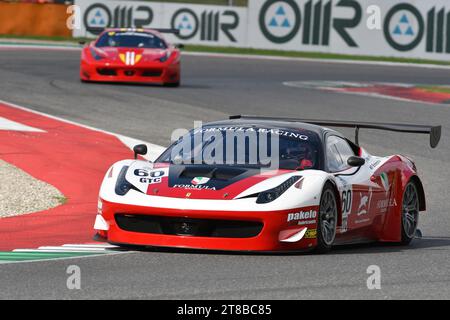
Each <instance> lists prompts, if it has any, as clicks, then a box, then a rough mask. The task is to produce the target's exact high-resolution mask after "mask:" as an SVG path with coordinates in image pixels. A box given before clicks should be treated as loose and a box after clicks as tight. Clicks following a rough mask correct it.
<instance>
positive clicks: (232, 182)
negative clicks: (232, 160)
mask: <svg viewBox="0 0 450 320" xmlns="http://www.w3.org/2000/svg"><path fill="white" fill-rule="evenodd" d="M287 173H292V171H289V170H271V171H261V170H260V169H252V168H245V167H233V166H209V165H165V164H164V165H161V164H156V165H153V164H149V163H147V162H144V161H135V162H134V163H132V164H131V165H130V167H129V169H128V172H127V174H126V180H127V181H128V182H129V183H131V184H132V185H133V186H135V187H136V188H137V189H138V190H139V191H141V192H143V193H145V194H148V195H154V196H161V197H172V198H190V199H220V200H232V199H235V198H236V197H241V196H248V195H249V194H246V193H247V192H246V191H247V190H249V189H251V190H252V192H253V193H255V192H261V191H265V190H268V189H270V188H272V187H275V186H277V185H278V184H280V183H282V182H283V181H284V180H285V179H284V177H282V176H283V175H285V174H287ZM269 179H274V180H273V183H262V182H269V181H268V180H269ZM258 184H261V187H260V188H258V186H257V185H258ZM259 189H261V190H259Z"/></svg>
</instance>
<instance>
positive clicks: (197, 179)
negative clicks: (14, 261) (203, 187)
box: [191, 177, 209, 186]
mask: <svg viewBox="0 0 450 320" xmlns="http://www.w3.org/2000/svg"><path fill="white" fill-rule="evenodd" d="M208 181H209V178H205V177H195V178H194V179H192V181H191V183H192V184H193V185H195V186H196V185H199V184H205V183H208Z"/></svg>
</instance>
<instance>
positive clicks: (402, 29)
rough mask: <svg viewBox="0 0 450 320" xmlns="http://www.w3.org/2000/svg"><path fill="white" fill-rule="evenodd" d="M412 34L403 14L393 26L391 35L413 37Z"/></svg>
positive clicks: (410, 26) (406, 18)
mask: <svg viewBox="0 0 450 320" xmlns="http://www.w3.org/2000/svg"><path fill="white" fill-rule="evenodd" d="M416 24H417V23H416ZM414 33H415V32H414V30H413V27H412V25H411V24H410V22H409V19H408V16H407V13H403V15H402V17H401V19H400V21H399V23H398V24H397V25H396V26H395V29H394V31H392V34H393V35H394V36H414Z"/></svg>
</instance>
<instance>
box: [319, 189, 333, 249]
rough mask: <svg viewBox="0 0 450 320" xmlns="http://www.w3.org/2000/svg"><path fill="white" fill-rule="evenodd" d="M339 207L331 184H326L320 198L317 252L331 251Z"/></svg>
mask: <svg viewBox="0 0 450 320" xmlns="http://www.w3.org/2000/svg"><path fill="white" fill-rule="evenodd" d="M337 220H338V206H337V201H336V194H335V192H334V189H333V187H332V186H331V185H330V184H326V185H325V187H324V189H323V191H322V196H321V198H320V207H319V221H318V230H317V247H316V252H318V253H325V252H328V251H330V249H331V247H332V245H333V243H334V240H335V238H336V229H337Z"/></svg>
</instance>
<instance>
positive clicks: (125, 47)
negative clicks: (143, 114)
mask: <svg viewBox="0 0 450 320" xmlns="http://www.w3.org/2000/svg"><path fill="white" fill-rule="evenodd" d="M177 32H178V30H172V29H159V30H156V29H155V30H144V29H107V30H105V31H104V32H103V33H101V34H100V35H99V37H98V38H97V40H95V41H93V42H91V43H90V44H89V45H87V46H85V47H84V48H83V51H82V53H81V67H80V79H81V81H83V82H134V83H160V84H163V85H166V86H173V87H178V86H179V85H180V56H181V53H180V50H179V49H180V47H181V46H174V45H171V44H169V43H167V41H166V40H165V39H164V38H163V37H162V35H161V34H162V33H175V34H176V33H177Z"/></svg>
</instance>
